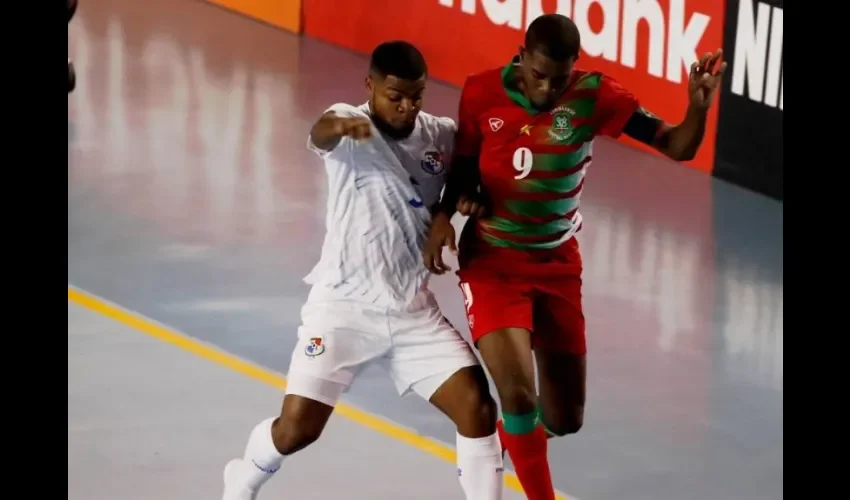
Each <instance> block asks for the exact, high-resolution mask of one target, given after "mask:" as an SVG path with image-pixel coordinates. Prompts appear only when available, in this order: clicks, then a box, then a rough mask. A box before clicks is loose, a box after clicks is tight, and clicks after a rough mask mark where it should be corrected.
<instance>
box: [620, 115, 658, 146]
mask: <svg viewBox="0 0 850 500" xmlns="http://www.w3.org/2000/svg"><path fill="white" fill-rule="evenodd" d="M666 128H667V127H666V126H665V124H664V121H663V120H662V119H661V118H658V117H657V116H655V115H653V114H652V113H650V112H649V111H647V110H646V109H644V108H642V107H640V108H638V109H637V110H636V111H635V112H634V113H632V116H631V117H629V120H628V121H627V122H626V126H625V127H623V133H624V134H626V135H627V136H629V137H631V138H632V139H634V140H636V141H640V142H642V143H644V144H647V145H649V146H656V147H658V146H660V145H659V144H657V142H658V141H659V140H661V139H663V136H664V130H665V129H666Z"/></svg>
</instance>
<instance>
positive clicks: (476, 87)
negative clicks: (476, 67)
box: [463, 68, 504, 92]
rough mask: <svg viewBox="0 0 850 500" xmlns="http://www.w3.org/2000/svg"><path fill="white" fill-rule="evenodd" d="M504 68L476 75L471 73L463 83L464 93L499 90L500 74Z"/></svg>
mask: <svg viewBox="0 0 850 500" xmlns="http://www.w3.org/2000/svg"><path fill="white" fill-rule="evenodd" d="M503 71H504V68H491V69H488V70H485V71H481V72H478V73H472V74H471V75H469V76H467V77H466V80H465V81H464V83H463V89H464V90H465V91H468V90H469V91H478V92H481V91H485V92H486V91H490V90H492V89H493V88H495V89H497V90H498V89H501V87H502V72H503Z"/></svg>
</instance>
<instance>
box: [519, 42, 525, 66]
mask: <svg viewBox="0 0 850 500" xmlns="http://www.w3.org/2000/svg"><path fill="white" fill-rule="evenodd" d="M524 58H525V47H523V46H522V45H520V46H519V62H522V60H523V59H524Z"/></svg>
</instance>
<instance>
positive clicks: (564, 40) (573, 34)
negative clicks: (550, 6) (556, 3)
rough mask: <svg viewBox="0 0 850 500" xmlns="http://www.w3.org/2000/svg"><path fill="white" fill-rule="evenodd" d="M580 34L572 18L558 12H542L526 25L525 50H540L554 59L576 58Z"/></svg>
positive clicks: (579, 44)
mask: <svg viewBox="0 0 850 500" xmlns="http://www.w3.org/2000/svg"><path fill="white" fill-rule="evenodd" d="M580 47H581V35H580V34H579V32H578V27H577V26H576V23H574V22H573V20H572V19H570V18H569V17H566V16H562V15H560V14H544V15H542V16H540V17H538V18H537V19H535V20H534V21H532V22H531V25H529V26H528V31H526V33H525V50H527V51H529V52H535V51H537V52H540V53H541V54H543V55H544V56H546V57H548V58H550V59H553V60H555V61H559V62H560V61H565V60H567V59H569V58H571V57H572V58H577V57H578V51H579V48H580Z"/></svg>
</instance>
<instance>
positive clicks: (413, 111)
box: [367, 75, 425, 136]
mask: <svg viewBox="0 0 850 500" xmlns="http://www.w3.org/2000/svg"><path fill="white" fill-rule="evenodd" d="M367 87H370V90H371V92H372V108H373V109H372V112H373V113H374V114H375V115H376V116H377V117H378V118H379V119H380V121H382V122H383V124H384V125H385V126H388V127H389V128H390V129H391V132H394V133H395V134H396V135H401V136H406V135H409V134H410V132H412V131H413V127H414V125H415V124H416V117H417V116H418V115H419V111H420V110H421V109H422V96H423V94H424V93H425V77H424V76H423V77H422V78H419V79H418V80H403V79H401V78H397V77H395V76H392V75H389V76H386V77H383V78H381V77H378V76H374V77H370V78H369V81H367Z"/></svg>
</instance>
